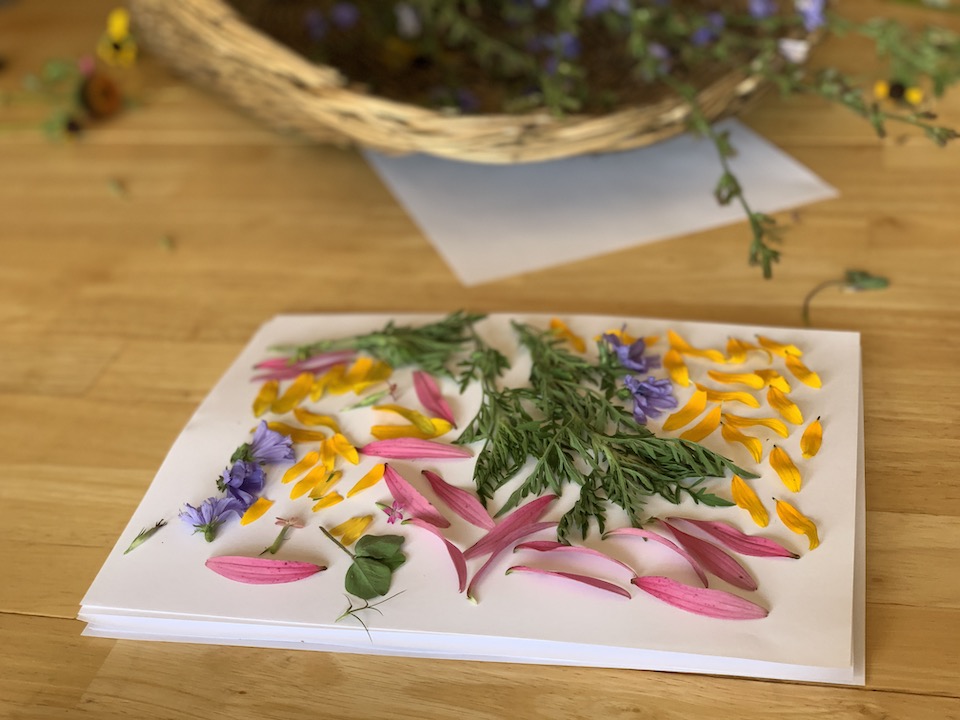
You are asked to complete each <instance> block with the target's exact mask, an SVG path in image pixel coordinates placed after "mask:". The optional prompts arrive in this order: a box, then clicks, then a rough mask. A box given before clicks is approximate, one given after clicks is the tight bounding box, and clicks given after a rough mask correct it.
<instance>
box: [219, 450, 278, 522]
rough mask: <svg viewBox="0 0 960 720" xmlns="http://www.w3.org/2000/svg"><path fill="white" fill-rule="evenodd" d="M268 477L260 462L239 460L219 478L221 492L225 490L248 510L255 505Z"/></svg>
mask: <svg viewBox="0 0 960 720" xmlns="http://www.w3.org/2000/svg"><path fill="white" fill-rule="evenodd" d="M265 479H266V478H265V477H264V474H263V468H262V467H260V465H259V463H255V462H250V461H249V460H237V461H236V462H235V463H234V464H233V467H228V468H227V469H226V470H224V471H223V474H222V475H221V476H220V479H219V480H217V487H218V488H219V489H220V492H225V493H227V494H229V495H230V496H231V497H232V498H234V499H235V500H236V501H237V502H238V503H240V505H241V506H242V507H243V509H244V510H246V509H247V508H248V507H250V506H251V505H253V502H254V500H256V499H257V496H258V495H260V493H261V492H262V491H263V484H264V480H265Z"/></svg>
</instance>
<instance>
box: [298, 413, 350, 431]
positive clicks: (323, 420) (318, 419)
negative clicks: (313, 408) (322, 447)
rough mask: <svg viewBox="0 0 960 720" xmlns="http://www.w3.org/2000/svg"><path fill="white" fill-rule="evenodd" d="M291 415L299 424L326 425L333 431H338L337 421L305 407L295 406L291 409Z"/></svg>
mask: <svg viewBox="0 0 960 720" xmlns="http://www.w3.org/2000/svg"><path fill="white" fill-rule="evenodd" d="M293 416H294V417H295V418H296V419H297V421H298V422H299V423H300V424H301V425H310V426H312V427H318V426H322V427H328V428H330V429H331V430H333V431H334V432H335V433H338V432H340V426H339V425H338V424H337V421H336V420H334V419H333V418H332V417H330V416H329V415H320V414H319V413H315V412H310V411H309V410H307V409H306V408H297V409H296V410H294V411H293Z"/></svg>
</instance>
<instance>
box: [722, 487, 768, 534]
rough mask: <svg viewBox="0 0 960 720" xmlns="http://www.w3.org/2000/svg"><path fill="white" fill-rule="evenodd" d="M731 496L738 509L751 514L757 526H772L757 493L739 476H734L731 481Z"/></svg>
mask: <svg viewBox="0 0 960 720" xmlns="http://www.w3.org/2000/svg"><path fill="white" fill-rule="evenodd" d="M730 494H731V495H732V496H733V501H734V502H735V503H736V504H737V507H739V508H743V509H744V510H746V511H747V512H749V513H750V517H751V518H752V519H753V521H754V522H755V523H756V524H757V525H759V526H760V527H766V526H767V525H769V524H770V515H769V514H767V509H766V508H765V507H764V506H763V503H762V502H760V498H759V497H758V496H757V493H755V492H754V491H753V488H752V487H750V486H749V485H747V483H746V482H744V480H743V478H741V477H740V476H739V475H734V476H733V478H732V479H731V480H730Z"/></svg>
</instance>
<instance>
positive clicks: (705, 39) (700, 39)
mask: <svg viewBox="0 0 960 720" xmlns="http://www.w3.org/2000/svg"><path fill="white" fill-rule="evenodd" d="M706 20H707V24H706V25H704V26H703V27H699V28H697V29H696V30H694V31H693V35H691V36H690V42H691V43H693V44H694V45H696V46H697V47H703V46H704V45H709V44H710V43H712V42H713V41H714V40H716V39H717V35H718V33H719V32H720V31H721V30H723V28H724V26H725V25H726V24H727V21H726V19H725V18H724V17H723V14H722V13H718V12H712V13H708V14H707V16H706Z"/></svg>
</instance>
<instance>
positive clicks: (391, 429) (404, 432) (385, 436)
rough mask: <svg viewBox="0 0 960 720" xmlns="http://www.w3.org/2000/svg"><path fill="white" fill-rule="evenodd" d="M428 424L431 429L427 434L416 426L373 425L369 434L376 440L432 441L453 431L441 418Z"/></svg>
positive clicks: (434, 419)
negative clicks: (414, 439)
mask: <svg viewBox="0 0 960 720" xmlns="http://www.w3.org/2000/svg"><path fill="white" fill-rule="evenodd" d="M430 423H431V425H430V427H431V429H430V432H428V433H425V432H423V431H422V430H421V429H420V428H418V427H417V426H416V425H374V426H373V427H371V428H370V434H371V435H373V436H374V437H375V438H376V439H377V440H394V439H396V438H420V439H421V440H432V439H433V438H436V437H440V436H441V435H443V434H444V433H448V432H450V431H451V430H452V429H453V425H451V424H450V423H449V422H447V421H446V420H443V419H441V418H433V419H431V420H430Z"/></svg>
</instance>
